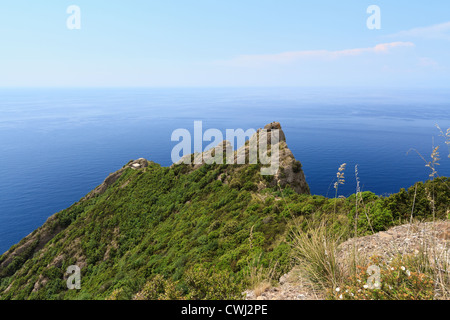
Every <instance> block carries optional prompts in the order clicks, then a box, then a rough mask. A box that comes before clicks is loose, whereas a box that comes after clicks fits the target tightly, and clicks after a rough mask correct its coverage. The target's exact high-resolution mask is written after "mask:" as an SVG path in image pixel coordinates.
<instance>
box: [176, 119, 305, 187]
mask: <svg viewBox="0 0 450 320" xmlns="http://www.w3.org/2000/svg"><path fill="white" fill-rule="evenodd" d="M275 130H277V132H278V139H277V142H276V143H275V144H274V143H273V142H274V141H275V139H273V137H272V136H273V134H274V132H275ZM264 140H265V141H267V150H266V151H265V152H259V149H258V151H257V152H256V153H257V154H258V155H257V158H258V159H257V161H258V163H260V164H261V163H266V162H265V161H261V160H262V157H264V159H270V161H272V160H273V158H275V157H273V158H272V157H271V156H272V147H275V149H278V151H279V157H278V159H277V160H278V163H277V164H276V166H275V170H274V171H273V172H272V173H271V174H270V176H272V179H267V181H268V182H267V186H269V187H274V186H277V185H279V186H281V187H285V186H287V185H289V186H290V187H291V188H292V189H293V190H294V191H296V192H297V193H300V194H302V193H306V194H309V193H310V190H309V186H308V183H307V182H306V179H305V174H304V172H303V169H302V164H301V163H300V161H298V160H296V159H295V157H294V155H293V153H292V151H291V150H290V149H289V148H288V146H287V143H286V135H285V133H284V132H283V130H282V128H281V124H280V123H279V122H272V123H269V124H267V125H265V126H264V130H262V129H261V128H260V129H258V130H257V132H256V133H255V134H254V135H253V136H251V137H250V139H249V140H247V141H246V142H245V144H244V145H243V146H242V147H240V148H239V149H238V150H235V151H233V149H232V146H231V144H230V142H229V141H227V140H224V141H222V142H220V143H219V144H218V145H217V146H216V147H214V148H211V149H209V150H207V151H205V152H203V153H194V154H191V155H185V156H183V157H182V158H181V159H180V160H179V161H178V162H177V163H176V164H173V165H172V166H175V165H179V164H182V163H189V164H190V169H191V170H197V169H198V168H200V167H201V166H203V165H204V164H207V163H209V164H211V163H212V162H213V161H214V159H213V158H214V157H215V155H216V154H217V152H220V149H222V155H223V157H224V160H223V161H222V163H226V164H238V165H247V164H249V163H250V159H252V158H251V153H250V152H251V146H258V148H259V146H260V144H259V143H260V142H261V141H264ZM230 154H231V156H230ZM263 167H270V165H269V164H266V165H263Z"/></svg>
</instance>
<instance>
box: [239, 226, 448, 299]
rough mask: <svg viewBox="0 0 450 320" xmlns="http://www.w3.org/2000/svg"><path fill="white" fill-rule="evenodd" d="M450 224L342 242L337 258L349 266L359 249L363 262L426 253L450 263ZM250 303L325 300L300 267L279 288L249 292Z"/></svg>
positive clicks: (400, 229)
mask: <svg viewBox="0 0 450 320" xmlns="http://www.w3.org/2000/svg"><path fill="white" fill-rule="evenodd" d="M449 246H450V221H439V222H436V223H432V222H428V223H414V224H412V225H410V224H406V225H401V226H397V227H394V228H391V229H390V230H387V231H384V232H379V233H376V234H373V235H370V236H365V237H359V238H353V239H350V240H348V241H346V242H344V243H342V244H341V245H340V246H339V248H338V252H337V259H338V261H339V262H340V263H345V261H348V259H349V257H351V256H352V255H353V254H354V252H355V249H356V251H357V252H358V257H359V259H364V260H365V259H367V258H369V257H371V256H375V255H376V256H381V257H382V258H383V259H385V260H386V261H389V260H391V259H392V258H393V257H394V256H396V255H398V254H419V253H424V252H425V254H426V255H429V256H432V257H434V258H437V259H439V260H440V261H441V262H444V261H447V263H450V255H449ZM245 294H246V297H247V300H318V299H323V296H321V294H320V292H317V291H316V290H313V288H312V286H311V284H310V283H309V282H308V280H307V278H306V277H305V276H304V275H302V272H301V269H300V268H298V267H296V268H294V269H293V270H291V271H290V272H289V273H287V274H285V275H283V276H282V277H281V278H280V280H279V284H278V285H277V286H273V287H269V288H267V289H266V290H263V292H261V290H253V291H251V290H249V291H246V292H245Z"/></svg>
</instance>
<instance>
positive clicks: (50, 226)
mask: <svg viewBox="0 0 450 320" xmlns="http://www.w3.org/2000/svg"><path fill="white" fill-rule="evenodd" d="M286 148H287V147H286ZM136 163H138V164H139V166H134V167H133V166H132V165H131V164H136ZM296 163H298V162H296ZM298 166H299V167H298V168H297V169H296V170H297V171H299V170H301V165H300V164H299V163H298ZM260 168H261V165H260V164H257V165H207V164H204V165H201V166H199V167H198V168H195V169H194V168H193V167H192V166H191V165H186V164H180V165H175V166H172V167H161V166H160V165H158V164H156V163H153V162H149V161H147V160H143V159H139V160H138V161H137V162H136V161H134V162H133V161H132V162H130V163H129V164H127V165H126V166H124V168H122V169H121V170H119V171H118V172H117V173H116V174H113V175H111V176H110V177H108V179H107V180H105V183H104V184H102V185H101V186H99V187H98V188H97V189H96V190H94V191H93V192H91V193H90V194H89V195H87V196H86V197H85V198H83V199H81V200H80V201H79V202H77V203H75V204H74V205H72V206H71V207H69V208H67V209H65V210H63V211H61V212H59V213H57V214H55V215H54V216H52V217H50V218H49V219H48V221H47V222H46V223H45V224H44V225H43V226H42V227H40V228H39V229H37V230H35V231H34V232H33V233H31V234H30V235H28V236H27V237H25V238H24V239H23V240H22V241H21V242H20V243H18V244H17V245H15V246H13V247H12V248H11V249H10V250H9V251H8V252H6V253H5V254H4V255H2V256H1V257H0V298H1V299H107V298H119V299H132V298H139V297H143V298H177V299H178V298H188V299H239V298H241V294H240V293H241V292H243V291H244V290H245V289H246V288H247V287H248V286H249V285H251V281H252V279H251V274H252V272H253V271H254V270H255V267H257V268H261V269H267V270H269V269H270V270H273V273H274V274H273V278H275V279H278V278H279V276H281V275H282V274H284V273H286V272H288V271H289V270H290V269H291V268H292V267H293V264H294V263H295V260H294V258H293V256H292V251H291V248H292V246H291V237H290V233H291V232H292V230H293V229H295V230H297V231H298V230H303V231H306V230H307V229H308V228H311V226H313V225H314V224H315V223H319V222H320V221H324V220H325V221H327V226H328V230H329V232H330V234H333V233H334V234H337V233H339V234H341V235H342V236H343V239H346V238H350V237H352V236H355V231H354V228H353V226H354V217H355V210H356V208H355V205H356V203H357V201H355V200H356V198H355V195H352V196H350V197H348V198H337V199H334V198H332V199H329V198H325V197H323V196H317V195H310V194H309V192H305V193H303V194H299V193H297V192H295V191H294V190H293V188H292V187H291V185H290V184H289V183H280V182H279V181H278V182H277V181H275V182H276V183H274V180H273V179H274V178H273V177H269V178H268V177H265V176H262V175H261V174H260ZM280 170H284V168H281V169H280ZM449 183H450V181H449V179H448V178H436V179H434V180H433V181H427V182H425V183H417V184H416V186H413V187H411V188H410V189H409V190H401V191H400V192H399V193H397V194H394V195H391V196H389V197H379V196H376V195H375V194H373V193H370V192H364V193H362V194H361V199H362V200H363V201H364V209H365V213H366V214H362V213H361V214H359V217H358V219H359V221H358V224H357V231H356V232H357V234H356V235H358V236H360V235H367V234H371V233H373V232H378V231H381V230H385V229H386V228H388V227H390V226H393V225H397V224H401V223H403V222H405V221H408V219H409V216H410V213H411V204H412V203H413V202H414V203H415V209H414V210H415V214H414V216H415V218H417V219H427V218H431V217H432V215H433V210H434V215H435V217H436V218H438V219H446V218H447V214H448V210H449V208H448V204H449V202H448V199H450V191H449V188H448V184H449ZM430 190H432V191H433V195H434V203H432V202H430V201H429V194H430ZM70 265H78V266H79V267H80V268H81V289H80V290H68V289H67V286H66V279H67V277H68V274H66V270H67V268H68V267H69V266H70ZM138 293H139V294H138ZM136 294H138V295H137V296H136Z"/></svg>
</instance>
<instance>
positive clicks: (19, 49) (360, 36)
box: [0, 0, 450, 87]
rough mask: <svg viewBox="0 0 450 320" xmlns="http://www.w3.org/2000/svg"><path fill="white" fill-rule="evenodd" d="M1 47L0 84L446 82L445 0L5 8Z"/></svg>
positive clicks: (19, 2)
mask: <svg viewBox="0 0 450 320" xmlns="http://www.w3.org/2000/svg"><path fill="white" fill-rule="evenodd" d="M373 4H375V5H378V6H379V7H380V9H381V29H380V30H369V29H368V28H367V26H366V20H367V19H368V17H369V16H370V15H369V14H368V13H367V12H366V10H367V8H368V6H370V5H373ZM69 5H77V6H79V7H80V9H81V29H80V30H69V29H68V28H67V26H66V20H67V18H68V17H69V14H67V13H66V9H67V7H68V6H69ZM0 41H1V42H0V86H3V87H17V86H19V87H20V86H32V87H35V86H63V87H71V86H77V87H80V86H81V87H91V86H92V87H104V86H106V87H109V86H130V87H133V86H157V87H160V86H164V87H165V86H169V87H171V86H188V87H190V86H238V87H242V86H369V87H370V86H378V87H379V86H381V87H383V86H389V87H397V86H398V87H404V86H407V87H411V86H412V87H447V86H449V84H450V1H448V0H442V1H437V0H435V1H427V2H425V1H420V2H419V1H404V0H395V1H392V0H390V1H381V0H370V1H365V0H343V1H335V0H316V1H308V2H306V1H300V0H280V1H274V0H257V1H256V0H245V1H244V0H227V1H216V0H158V1H152V0H150V1H149V0H146V1H141V0H134V1H103V0H71V1H64V0H45V1H31V0H28V1H24V0H15V1H8V2H6V1H3V2H2V3H1V4H0Z"/></svg>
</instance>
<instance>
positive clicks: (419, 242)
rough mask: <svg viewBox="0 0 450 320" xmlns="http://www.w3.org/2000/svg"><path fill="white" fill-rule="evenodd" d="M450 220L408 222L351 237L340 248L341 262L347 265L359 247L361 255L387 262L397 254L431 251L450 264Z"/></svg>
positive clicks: (429, 252)
mask: <svg viewBox="0 0 450 320" xmlns="http://www.w3.org/2000/svg"><path fill="white" fill-rule="evenodd" d="M449 234H450V222H449V221H437V222H426V223H415V224H405V225H401V226H397V227H393V228H391V229H389V230H387V231H382V232H378V233H375V234H373V235H370V236H365V237H359V238H352V239H349V240H348V241H346V242H344V243H342V244H341V245H340V246H339V248H338V261H339V262H340V263H342V264H345V263H346V261H349V257H351V256H352V255H353V253H354V250H355V249H356V251H357V254H358V256H359V257H361V258H369V257H371V256H379V257H381V258H383V259H384V260H386V261H389V260H391V259H393V258H394V257H395V256H397V255H399V254H400V255H405V254H406V255H417V254H419V253H423V252H426V251H428V255H429V256H430V257H431V253H432V255H433V257H435V258H438V259H440V260H442V259H444V260H445V261H444V262H445V263H446V264H450V255H449V253H450V252H449V249H450V247H449V245H450V237H449Z"/></svg>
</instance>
